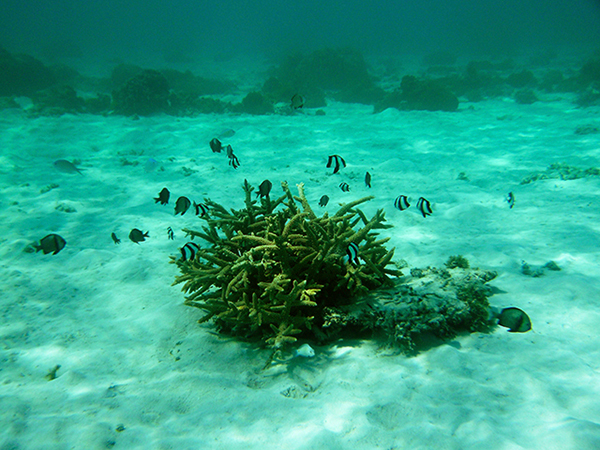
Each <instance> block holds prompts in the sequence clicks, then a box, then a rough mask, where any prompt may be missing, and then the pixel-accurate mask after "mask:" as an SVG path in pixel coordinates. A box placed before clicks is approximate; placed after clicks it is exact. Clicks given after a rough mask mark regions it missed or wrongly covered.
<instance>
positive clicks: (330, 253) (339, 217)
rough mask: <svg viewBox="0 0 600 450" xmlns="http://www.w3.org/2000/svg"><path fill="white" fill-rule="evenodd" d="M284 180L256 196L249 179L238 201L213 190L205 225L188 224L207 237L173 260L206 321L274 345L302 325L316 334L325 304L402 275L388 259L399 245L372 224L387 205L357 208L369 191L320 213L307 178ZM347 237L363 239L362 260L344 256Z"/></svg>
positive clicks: (287, 339)
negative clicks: (278, 189)
mask: <svg viewBox="0 0 600 450" xmlns="http://www.w3.org/2000/svg"><path fill="white" fill-rule="evenodd" d="M282 188H283V191H284V194H283V195H282V196H281V197H279V198H277V199H275V200H271V199H270V198H269V197H266V198H261V200H260V203H259V202H258V201H257V200H253V199H252V191H253V190H254V189H253V188H252V187H251V186H250V185H249V184H248V183H247V182H245V184H244V192H245V208H243V209H241V210H231V211H228V210H227V209H226V208H224V207H223V206H221V205H220V204H218V203H215V202H212V201H210V200H208V199H207V200H206V204H207V205H208V207H209V208H210V217H208V216H206V217H204V218H203V219H204V220H205V221H206V225H205V226H203V227H202V231H194V230H189V229H184V230H183V231H184V232H185V233H187V235H189V236H192V239H194V238H200V239H203V240H204V241H206V242H207V243H208V244H209V246H208V247H206V248H202V249H200V250H199V251H198V252H197V254H196V256H195V258H194V259H193V260H191V261H186V260H183V259H176V258H174V257H173V258H172V261H171V262H172V263H175V264H177V266H178V267H179V269H180V270H181V275H180V276H178V277H177V278H176V281H175V284H179V283H183V288H182V290H183V291H184V292H186V293H187V294H188V296H187V298H186V304H187V305H189V306H194V307H197V308H200V309H203V310H205V311H206V315H205V316H204V317H203V318H202V319H201V320H200V322H205V321H207V320H210V319H215V320H216V322H217V324H218V326H219V327H220V329H221V330H223V331H228V332H231V333H234V334H236V335H238V336H247V337H250V336H258V337H260V338H262V339H264V340H265V342H266V343H267V344H268V345H270V346H272V347H275V348H279V347H281V346H282V345H284V344H286V343H288V342H293V341H295V340H296V336H297V335H299V334H308V335H310V334H311V333H312V334H313V335H314V334H315V333H316V334H319V332H318V329H319V328H320V327H322V325H323V322H324V315H323V314H324V311H325V309H326V308H331V307H337V306H339V305H342V304H347V303H350V302H352V301H353V299H354V298H356V297H357V296H358V295H361V294H364V293H366V292H367V291H369V290H371V289H374V288H377V287H380V286H382V285H384V284H387V283H388V282H389V281H390V278H389V276H390V275H391V276H399V275H401V272H400V271H399V270H396V269H393V268H388V266H389V265H390V264H391V263H392V256H393V254H394V250H393V249H392V250H387V249H386V248H385V247H384V244H385V242H387V240H388V239H389V238H385V239H378V238H377V232H376V230H378V229H383V228H388V227H389V225H386V224H384V222H385V218H384V212H383V210H378V211H377V212H376V213H375V215H374V216H373V217H372V218H371V219H368V218H367V217H366V216H365V214H364V213H363V212H362V211H361V210H360V209H358V208H357V206H358V205H360V204H362V203H365V202H367V201H369V200H371V199H372V198H373V197H364V198H361V199H359V200H355V201H353V202H350V203H347V204H345V205H343V206H342V207H341V208H340V210H339V211H338V212H337V213H335V214H334V215H332V216H329V215H328V214H324V215H323V216H322V217H317V215H316V214H315V213H314V212H313V210H312V209H311V207H310V205H309V204H308V201H307V199H306V197H305V195H304V189H303V185H302V184H300V185H298V195H297V196H294V195H293V194H292V193H291V191H290V189H289V187H288V185H287V183H285V182H284V183H282ZM280 206H282V208H279V207H280ZM359 226H362V227H360V228H359ZM351 242H353V243H355V244H357V245H358V248H359V258H360V260H361V263H360V264H356V265H354V264H353V263H351V262H346V261H345V260H344V255H345V254H346V249H347V248H348V245H349V244H350V243H351Z"/></svg>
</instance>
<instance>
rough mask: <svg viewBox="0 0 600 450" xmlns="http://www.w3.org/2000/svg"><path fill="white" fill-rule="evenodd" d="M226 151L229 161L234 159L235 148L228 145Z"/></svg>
mask: <svg viewBox="0 0 600 450" xmlns="http://www.w3.org/2000/svg"><path fill="white" fill-rule="evenodd" d="M225 150H226V151H227V157H228V158H229V159H231V158H233V147H232V146H231V145H228V146H227V147H225Z"/></svg>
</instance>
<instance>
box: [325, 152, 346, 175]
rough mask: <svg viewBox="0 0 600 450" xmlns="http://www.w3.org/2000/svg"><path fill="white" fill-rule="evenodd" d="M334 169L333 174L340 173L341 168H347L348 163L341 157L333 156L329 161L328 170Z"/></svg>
mask: <svg viewBox="0 0 600 450" xmlns="http://www.w3.org/2000/svg"><path fill="white" fill-rule="evenodd" d="M330 167H333V173H338V172H339V170H340V167H346V161H344V158H342V157H341V156H340V155H331V156H329V158H328V159H327V168H328V169H329V168H330Z"/></svg>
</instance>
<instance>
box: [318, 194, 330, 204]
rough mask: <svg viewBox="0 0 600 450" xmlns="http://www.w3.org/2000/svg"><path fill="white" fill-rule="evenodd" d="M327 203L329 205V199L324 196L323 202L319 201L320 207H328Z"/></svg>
mask: <svg viewBox="0 0 600 450" xmlns="http://www.w3.org/2000/svg"><path fill="white" fill-rule="evenodd" d="M327 203H329V197H327V196H326V195H324V196H323V197H321V200H319V206H327Z"/></svg>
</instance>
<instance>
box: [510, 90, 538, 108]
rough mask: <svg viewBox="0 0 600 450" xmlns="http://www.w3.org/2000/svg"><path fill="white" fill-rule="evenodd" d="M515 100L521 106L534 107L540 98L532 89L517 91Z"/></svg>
mask: <svg viewBox="0 0 600 450" xmlns="http://www.w3.org/2000/svg"><path fill="white" fill-rule="evenodd" d="M514 98H515V102H516V103H518V104H519V105H532V104H533V103H535V102H537V101H539V98H538V97H537V95H535V92H534V91H532V90H531V89H519V90H518V91H515V93H514Z"/></svg>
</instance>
